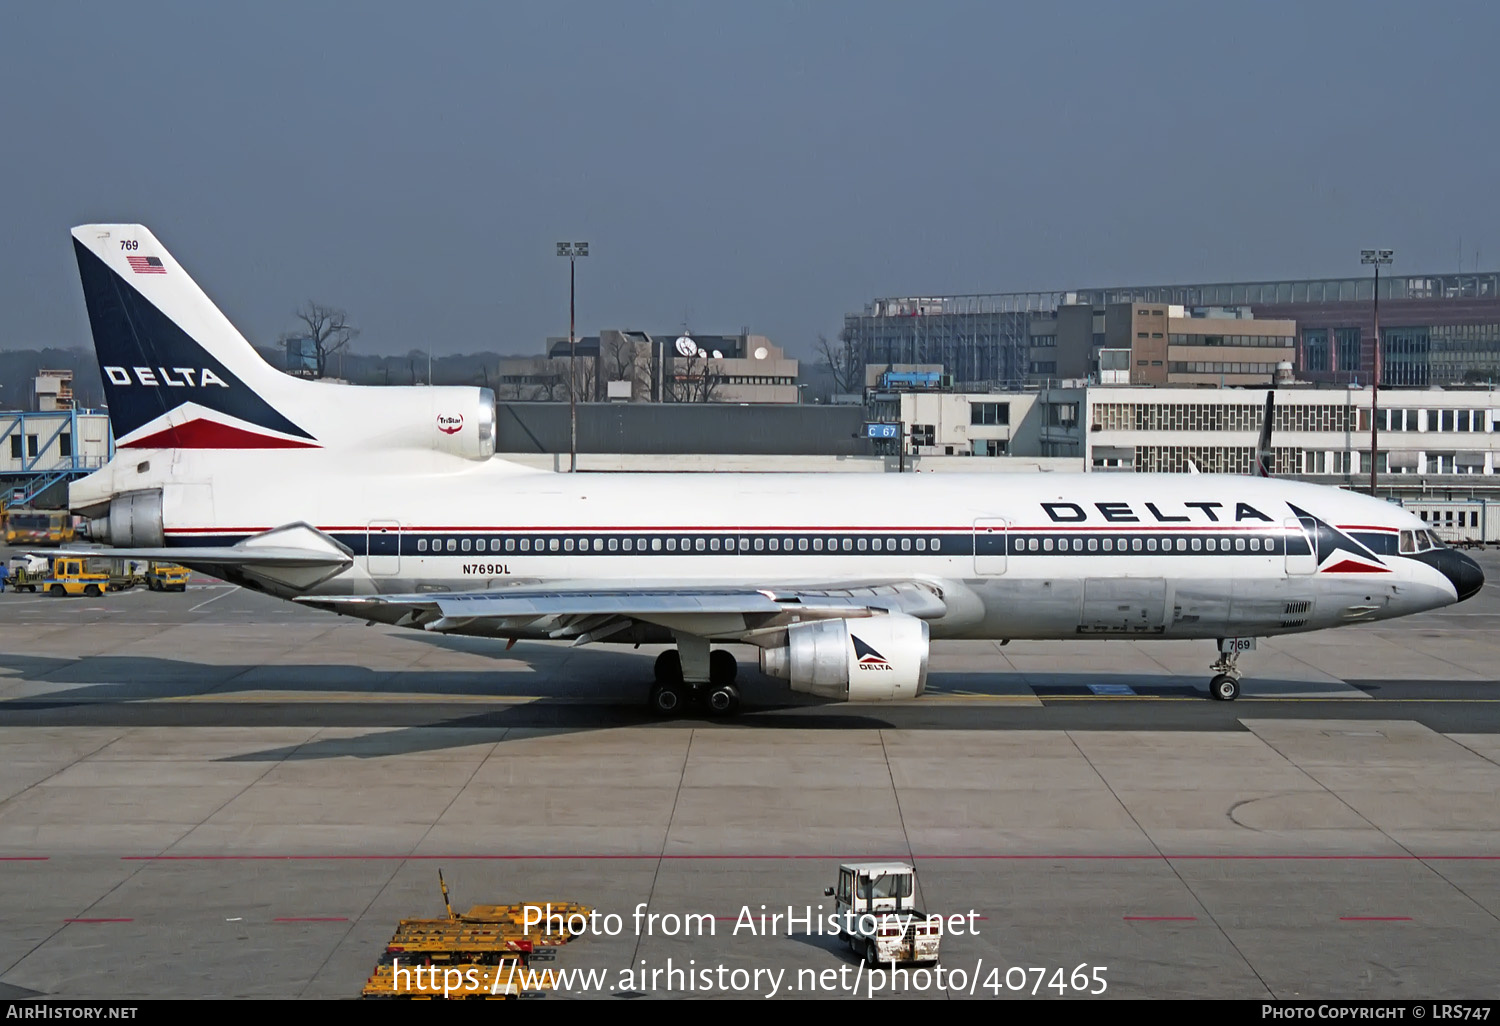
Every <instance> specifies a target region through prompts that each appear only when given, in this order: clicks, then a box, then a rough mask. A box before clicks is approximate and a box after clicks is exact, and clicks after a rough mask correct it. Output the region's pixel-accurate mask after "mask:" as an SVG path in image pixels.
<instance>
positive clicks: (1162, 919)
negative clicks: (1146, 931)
mask: <svg viewBox="0 0 1500 1026" xmlns="http://www.w3.org/2000/svg"><path fill="white" fill-rule="evenodd" d="M1125 921H1126V922H1127V923H1196V922H1197V921H1198V917H1197V916H1126V917H1125Z"/></svg>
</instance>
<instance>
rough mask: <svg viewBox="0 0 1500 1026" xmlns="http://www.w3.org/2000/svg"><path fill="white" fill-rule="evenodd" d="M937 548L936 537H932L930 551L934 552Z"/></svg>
mask: <svg viewBox="0 0 1500 1026" xmlns="http://www.w3.org/2000/svg"><path fill="white" fill-rule="evenodd" d="M937 550H938V539H936V538H934V539H932V551H933V552H936V551H937Z"/></svg>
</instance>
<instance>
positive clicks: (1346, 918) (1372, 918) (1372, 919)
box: [1339, 916, 1411, 923]
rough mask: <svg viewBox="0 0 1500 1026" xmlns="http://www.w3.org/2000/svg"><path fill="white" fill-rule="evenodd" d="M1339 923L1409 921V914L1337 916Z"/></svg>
mask: <svg viewBox="0 0 1500 1026" xmlns="http://www.w3.org/2000/svg"><path fill="white" fill-rule="evenodd" d="M1339 922H1341V923H1409V922H1411V916H1339Z"/></svg>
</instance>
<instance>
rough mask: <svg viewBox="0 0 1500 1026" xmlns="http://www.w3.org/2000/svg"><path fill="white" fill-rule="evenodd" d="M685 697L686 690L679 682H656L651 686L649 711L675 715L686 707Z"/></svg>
mask: <svg viewBox="0 0 1500 1026" xmlns="http://www.w3.org/2000/svg"><path fill="white" fill-rule="evenodd" d="M674 654H675V653H674ZM687 699H688V696H687V691H686V689H685V688H684V687H683V685H681V684H676V683H665V684H656V685H654V686H653V687H652V688H651V698H650V702H651V711H652V712H655V713H657V714H659V715H662V716H676V715H678V714H679V713H681V712H682V711H683V710H684V709H685V708H686V707H687V704H688V701H687Z"/></svg>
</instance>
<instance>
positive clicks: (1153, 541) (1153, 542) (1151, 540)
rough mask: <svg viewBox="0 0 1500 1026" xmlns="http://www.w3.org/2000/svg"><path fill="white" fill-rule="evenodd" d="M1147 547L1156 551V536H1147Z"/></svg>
mask: <svg viewBox="0 0 1500 1026" xmlns="http://www.w3.org/2000/svg"><path fill="white" fill-rule="evenodd" d="M1146 548H1148V549H1150V550H1151V551H1152V552H1155V551H1156V539H1155V538H1147V539H1146Z"/></svg>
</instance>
